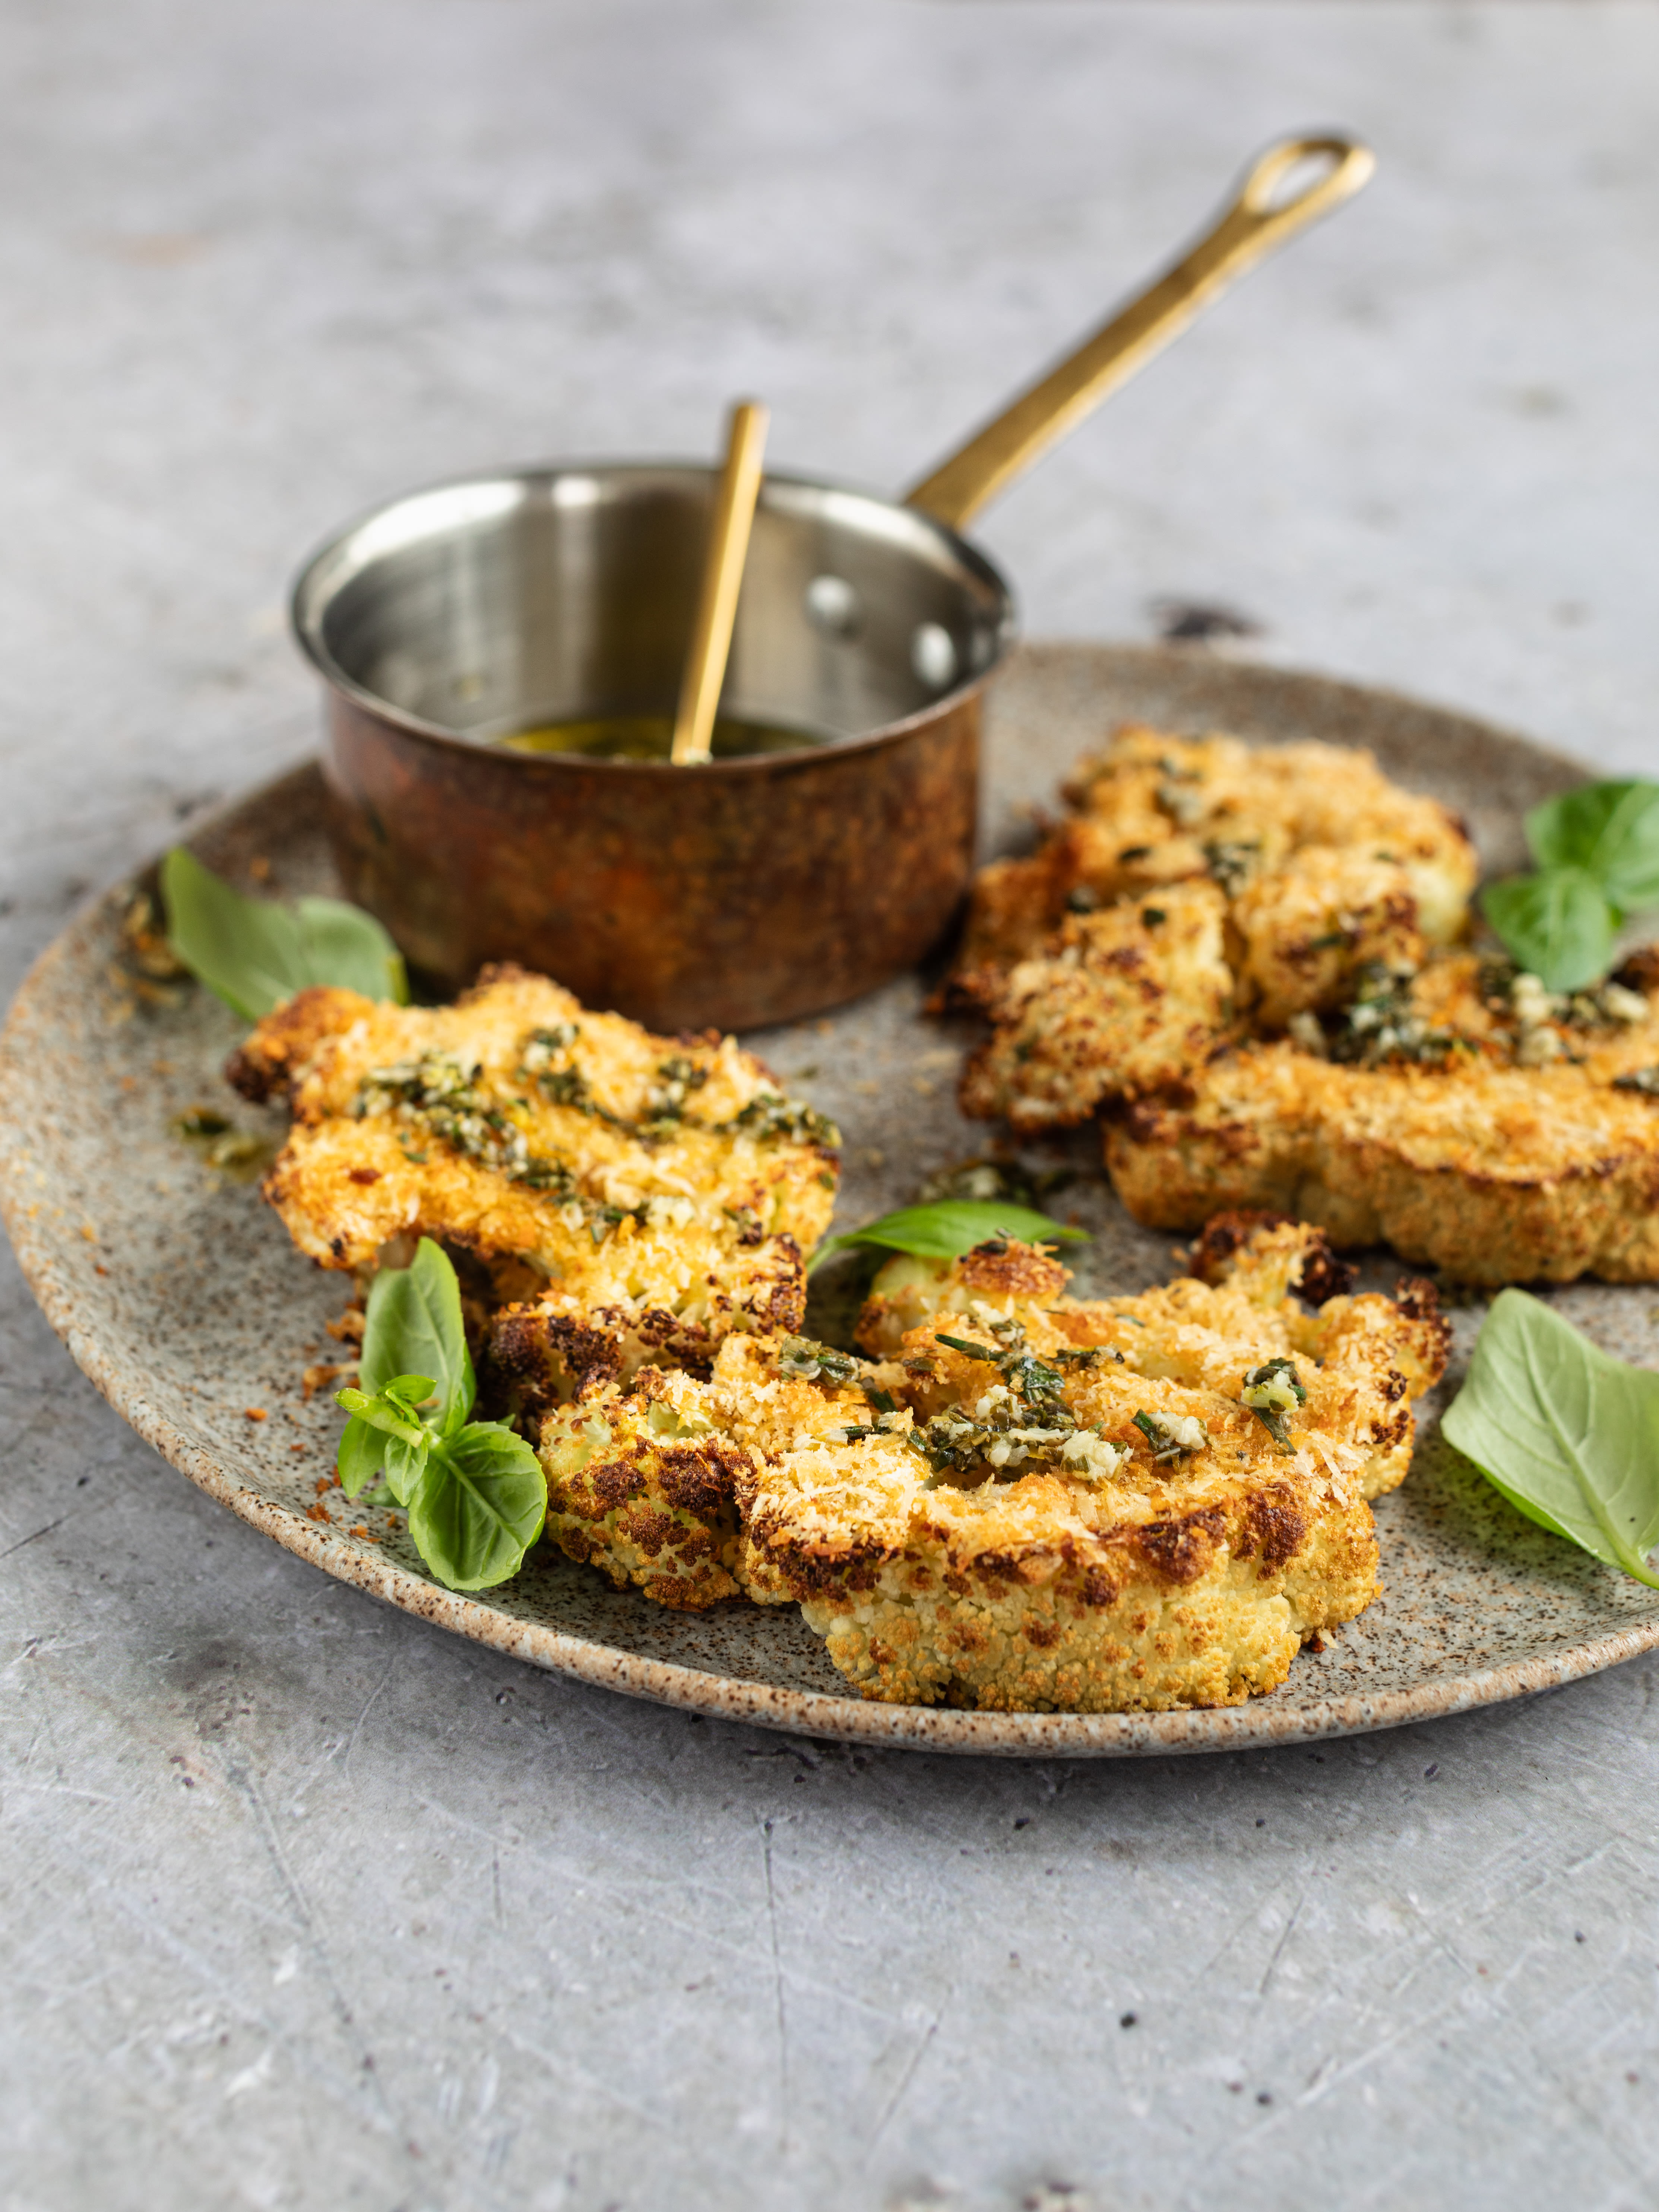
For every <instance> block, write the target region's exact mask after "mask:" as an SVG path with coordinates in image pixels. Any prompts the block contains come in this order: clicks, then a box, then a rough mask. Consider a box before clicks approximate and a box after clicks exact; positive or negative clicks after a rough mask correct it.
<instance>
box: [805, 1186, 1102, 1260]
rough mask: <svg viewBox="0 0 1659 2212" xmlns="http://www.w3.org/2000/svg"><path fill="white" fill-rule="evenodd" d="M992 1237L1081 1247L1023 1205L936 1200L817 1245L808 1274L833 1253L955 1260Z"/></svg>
mask: <svg viewBox="0 0 1659 2212" xmlns="http://www.w3.org/2000/svg"><path fill="white" fill-rule="evenodd" d="M992 1237H1018V1238H1019V1240H1020V1241H1021V1242H1022V1243H1027V1244H1036V1243H1043V1244H1054V1243H1066V1244H1076V1243H1086V1242H1087V1238H1086V1237H1085V1233H1084V1231H1082V1230H1080V1229H1068V1228H1067V1227H1066V1225H1065V1224H1064V1223H1063V1222H1059V1221H1051V1220H1050V1219H1049V1218H1048V1215H1047V1214H1046V1213H1037V1212H1033V1211H1032V1209H1031V1208H1030V1206H1011V1205H1010V1204H1009V1203H1008V1202H1007V1201H1006V1200H1004V1199H970V1198H961V1199H941V1200H939V1202H938V1203H937V1204H936V1205H933V1206H904V1207H902V1208H901V1209H900V1211H899V1212H896V1213H888V1214H884V1215H883V1217H882V1218H881V1219H880V1220H879V1221H872V1222H869V1223H867V1224H866V1226H865V1227H864V1228H862V1229H849V1230H848V1231H845V1232H844V1233H843V1234H842V1235H841V1236H839V1237H830V1238H829V1241H828V1242H827V1243H823V1244H820V1245H819V1247H818V1249H817V1251H816V1252H815V1253H814V1254H813V1255H812V1261H811V1266H810V1267H808V1268H807V1271H806V1272H807V1273H808V1274H811V1273H812V1272H813V1270H814V1269H816V1268H818V1267H822V1266H823V1263H824V1261H826V1260H827V1259H828V1258H829V1255H831V1253H834V1252H845V1251H848V1250H850V1249H853V1248H854V1246H857V1245H871V1244H873V1245H876V1246H878V1247H880V1248H882V1249H885V1250H887V1251H890V1252H908V1253H911V1254H913V1255H915V1257H916V1258H918V1259H923V1260H959V1259H960V1258H961V1257H962V1255H963V1253H964V1252H971V1251H972V1250H973V1249H974V1247H975V1245H976V1244H983V1243H986V1242H987V1240H988V1239H990V1238H992Z"/></svg>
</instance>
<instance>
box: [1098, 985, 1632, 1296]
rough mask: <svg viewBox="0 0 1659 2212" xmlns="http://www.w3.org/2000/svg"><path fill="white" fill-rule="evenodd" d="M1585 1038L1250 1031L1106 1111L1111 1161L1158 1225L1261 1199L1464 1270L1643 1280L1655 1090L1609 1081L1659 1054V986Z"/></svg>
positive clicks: (1538, 1277) (1331, 1229) (1356, 1241)
mask: <svg viewBox="0 0 1659 2212" xmlns="http://www.w3.org/2000/svg"><path fill="white" fill-rule="evenodd" d="M1573 1043H1574V1045H1575V1047H1576V1048H1577V1050H1578V1052H1579V1053H1580V1054H1582V1057H1581V1058H1580V1060H1578V1062H1577V1064H1576V1065H1575V1064H1572V1063H1571V1062H1568V1061H1566V1060H1565V1059H1557V1060H1553V1062H1551V1063H1550V1064H1547V1065H1544V1066H1515V1065H1513V1064H1512V1063H1506V1062H1505V1061H1504V1060H1502V1059H1498V1058H1496V1057H1492V1056H1490V1055H1489V1054H1486V1053H1468V1054H1458V1055H1456V1056H1455V1058H1453V1059H1452V1060H1449V1062H1447V1063H1445V1064H1443V1065H1436V1066H1413V1065H1409V1064H1407V1065H1401V1066H1379V1067H1363V1066H1340V1065H1335V1064H1334V1063H1332V1062H1330V1061H1328V1060H1320V1059H1316V1058H1315V1057H1314V1056H1313V1055H1311V1054H1308V1053H1305V1052H1303V1051H1300V1050H1298V1049H1297V1048H1296V1047H1295V1046H1293V1045H1291V1044H1287V1043H1277V1044H1265V1043H1263V1044H1253V1045H1249V1046H1245V1047H1242V1048H1240V1049H1238V1050H1237V1051H1236V1052H1231V1053H1227V1054H1224V1055H1223V1056H1222V1057H1221V1058H1219V1059H1218V1060H1214V1061H1212V1062H1211V1063H1210V1064H1209V1065H1208V1066H1205V1067H1202V1068H1200V1069H1198V1070H1196V1071H1195V1072H1194V1074H1193V1076H1192V1078H1191V1083H1190V1090H1189V1092H1188V1097H1185V1098H1179V1097H1176V1098H1171V1099H1142V1100H1139V1101H1138V1102H1137V1103H1134V1104H1133V1105H1132V1106H1130V1107H1129V1108H1128V1109H1127V1111H1126V1112H1125V1113H1124V1114H1123V1115H1121V1118H1118V1119H1115V1120H1114V1121H1110V1122H1109V1123H1108V1125H1107V1127H1106V1131H1105V1152H1106V1163H1107V1166H1108V1168H1109V1171H1110V1174H1111V1177H1112V1182H1113V1184H1114V1186H1115V1188H1116V1190H1117V1193H1118V1194H1119V1196H1120V1197H1121V1199H1122V1200H1123V1202H1124V1204H1125V1205H1126V1206H1127V1207H1128V1209H1129V1211H1130V1212H1131V1213H1133V1215H1134V1216H1135V1218H1136V1219H1137V1220H1139V1221H1144V1222H1146V1223H1148V1224H1150V1225H1152V1226H1153V1227H1155V1228H1166V1229H1187V1228H1191V1227H1192V1226H1193V1225H1194V1224H1195V1223H1197V1222H1200V1221H1202V1220H1203V1219H1204V1218H1206V1215H1208V1214H1210V1213H1212V1212H1215V1211H1216V1210H1217V1209H1218V1208H1224V1207H1231V1206H1247V1207H1248V1206H1267V1207H1271V1208H1273V1209H1274V1210H1276V1211H1282V1212H1287V1213H1294V1214H1296V1215H1297V1216H1299V1217H1300V1218H1303V1219H1304V1220H1307V1221H1310V1222H1316V1223H1318V1224H1319V1225H1321V1226H1322V1227H1323V1228H1324V1229H1325V1230H1326V1231H1328V1234H1329V1235H1330V1236H1331V1237H1332V1238H1333V1239H1334V1242H1335V1243H1338V1244H1341V1245H1350V1246H1352V1245H1362V1244H1376V1243H1387V1244H1390V1245H1392V1246H1393V1247H1394V1249H1395V1251H1396V1252H1398V1253H1400V1254H1401V1255H1402V1257H1404V1258H1405V1259H1407V1260H1410V1261H1414V1262H1416V1263H1417V1264H1419V1265H1429V1266H1433V1267H1443V1268H1444V1269H1445V1270H1446V1271H1447V1272H1448V1273H1449V1274H1450V1275H1452V1276H1453V1277H1455V1278H1461V1279H1463V1280H1465V1281H1468V1282H1471V1283H1492V1284H1496V1283H1515V1282H1523V1283H1524V1282H1531V1281H1550V1282H1571V1281H1572V1280H1574V1279H1576V1278H1577V1276H1580V1275H1583V1274H1596V1275H1600V1276H1601V1277H1603V1278H1604V1279H1606V1280H1607V1281H1609V1282H1650V1281H1652V1280H1654V1279H1656V1277H1659V1099H1656V1098H1655V1097H1653V1096H1651V1095H1650V1094H1648V1093H1646V1092H1644V1091H1637V1090H1621V1089H1617V1088H1615V1087H1614V1080H1615V1078H1616V1077H1618V1076H1620V1075H1626V1076H1629V1075H1631V1074H1634V1073H1638V1072H1641V1071H1644V1070H1645V1069H1648V1068H1650V1067H1653V1066H1656V1065H1659V998H1655V999H1651V1000H1650V1001H1649V1012H1648V1014H1647V1016H1646V1018H1644V1019H1643V1020H1641V1021H1639V1022H1633V1023H1625V1024H1620V1025H1619V1026H1618V1027H1617V1028H1616V1029H1613V1030H1605V1031H1601V1030H1590V1031H1587V1032H1583V1033H1581V1034H1579V1035H1578V1036H1577V1037H1576V1038H1575V1039H1573Z"/></svg>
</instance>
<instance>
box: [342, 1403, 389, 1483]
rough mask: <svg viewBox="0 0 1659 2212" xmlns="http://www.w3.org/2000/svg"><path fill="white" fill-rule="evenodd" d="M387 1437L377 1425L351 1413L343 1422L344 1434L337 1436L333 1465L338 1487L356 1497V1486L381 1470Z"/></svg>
mask: <svg viewBox="0 0 1659 2212" xmlns="http://www.w3.org/2000/svg"><path fill="white" fill-rule="evenodd" d="M386 1443H387V1439H386V1437H385V1435H384V1434H383V1433H382V1432H381V1431H380V1430H379V1429H374V1428H371V1427H370V1426H369V1425H368V1422H367V1421H360V1420H359V1419H357V1416H356V1414H355V1413H354V1414H353V1415H352V1417H351V1419H349V1421H348V1422H347V1423H346V1425H345V1434H344V1435H343V1437H341V1438H340V1450H339V1455H338V1458H337V1461H336V1467H337V1472H338V1474H339V1477H340V1487H341V1489H342V1490H343V1491H344V1492H345V1494H346V1496H347V1497H348V1498H356V1495H357V1493H358V1492H359V1491H360V1490H362V1489H364V1488H365V1487H366V1486H368V1484H369V1483H371V1482H373V1481H374V1478H375V1476H376V1475H377V1474H380V1473H381V1472H382V1469H383V1468H384V1465H385V1461H386Z"/></svg>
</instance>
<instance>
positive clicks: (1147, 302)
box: [905, 131, 1376, 529]
mask: <svg viewBox="0 0 1659 2212" xmlns="http://www.w3.org/2000/svg"><path fill="white" fill-rule="evenodd" d="M1304 161H1323V162H1325V163H1327V164H1328V166H1327V167H1325V168H1324V169H1323V171H1322V173H1321V174H1320V175H1318V176H1316V177H1315V178H1314V179H1312V180H1311V181H1310V183H1308V184H1307V185H1304V186H1303V187H1302V188H1301V189H1300V190H1298V191H1293V192H1291V194H1290V196H1289V197H1286V198H1284V199H1281V200H1276V199H1275V197H1274V188H1275V187H1276V186H1277V185H1279V184H1280V183H1281V182H1282V181H1283V180H1284V179H1285V176H1286V174H1287V173H1289V172H1290V171H1291V170H1292V169H1294V168H1296V167H1297V166H1298V165H1299V164H1301V163H1302V162H1304ZM1375 167H1376V156H1375V155H1374V154H1373V153H1372V152H1371V149H1370V147H1369V146H1366V145H1364V144H1362V143H1361V142H1360V141H1359V140H1358V139H1357V138H1350V137H1346V136H1345V135H1344V134H1343V133H1341V132H1339V131H1332V132H1330V133H1328V134H1327V135H1324V136H1322V137H1309V138H1283V139H1280V140H1279V143H1277V144H1276V145H1273V146H1270V147H1269V148H1268V149H1267V152H1266V153H1264V154H1262V155H1261V156H1260V157H1259V158H1258V159H1257V160H1256V161H1255V162H1254V163H1253V164H1252V166H1251V167H1250V168H1249V170H1248V171H1247V172H1246V173H1245V176H1244V179H1243V183H1242V184H1241V185H1240V186H1239V189H1238V191H1237V195H1236V197H1234V199H1233V200H1232V202H1231V204H1230V205H1229V206H1228V208H1227V209H1226V210H1225V212H1224V213H1223V214H1222V216H1220V218H1219V220H1218V222H1216V224H1215V226H1214V228H1212V230H1210V231H1209V232H1207V233H1206V235H1205V236H1204V237H1202V238H1200V240H1199V241H1198V243H1197V245H1196V246H1194V247H1193V248H1192V249H1191V251H1190V252H1188V253H1187V254H1185V255H1184V256H1183V257H1182V259H1181V260H1179V261H1177V262H1176V264H1175V266H1174V268H1173V269H1171V270H1169V271H1168V272H1167V273H1166V274H1165V275H1164V276H1160V277H1159V278H1158V280H1157V282H1156V283H1153V284H1152V285H1151V286H1149V287H1148V289H1146V291H1144V292H1143V293H1141V294H1140V295H1139V297H1138V298H1136V299H1134V300H1132V301H1130V303H1129V305H1128V306H1127V307H1123V308H1121V309H1120V310H1119V312H1118V313H1116V314H1115V315H1114V316H1113V317H1112V319H1111V320H1110V321H1109V322H1108V323H1105V324H1103V325H1102V327H1101V328H1100V329H1099V330H1097V331H1095V332H1094V333H1093V335H1092V336H1091V337H1087V338H1085V340H1084V342H1083V343H1082V344H1081V345H1080V346H1079V348H1078V349H1077V350H1076V352H1075V353H1073V354H1070V355H1068V356H1067V357H1066V359H1065V360H1064V361H1062V362H1060V364H1059V366H1058V367H1057V368H1051V369H1050V370H1049V371H1048V374H1047V375H1046V376H1044V377H1042V379H1040V380H1039V381H1038V382H1037V383H1036V384H1034V385H1032V386H1030V390H1029V391H1026V392H1022V393H1021V394H1020V396H1019V398H1018V399H1016V400H1015V401H1014V403H1013V404H1012V406H1011V407H1008V408H1007V409H1006V410H1004V412H1003V413H1002V414H1000V415H999V416H997V417H996V419H995V421H994V422H987V424H986V426H985V428H983V429H982V430H980V431H978V432H976V433H975V435H974V436H973V437H972V438H970V439H969V441H968V443H967V444H966V445H965V446H963V447H961V449H960V450H959V451H958V452H957V453H953V454H952V455H951V459H949V460H948V461H945V462H943V463H942V464H941V465H939V467H938V468H937V469H935V470H934V471H933V474H932V475H931V476H930V477H926V478H924V480H923V481H922V482H921V483H919V484H917V485H916V486H915V488H914V489H912V490H910V491H908V492H907V493H906V494H905V504H906V505H907V506H908V507H920V508H921V509H922V510H923V511H924V512H925V513H928V514H931V515H933V516H934V517H935V518H936V519H937V520H939V521H940V522H944V523H947V524H949V525H950V526H951V528H952V529H960V528H961V527H962V526H963V525H964V524H965V523H967V522H968V521H969V520H970V518H971V517H972V516H973V515H975V513H978V511H979V509H980V508H981V507H983V506H984V505H985V503H986V501H987V500H991V499H994V498H995V496H996V495H997V494H998V493H999V492H1000V491H1004V490H1006V489H1007V487H1008V485H1009V484H1010V483H1012V481H1013V479H1014V478H1015V477H1017V476H1018V475H1019V474H1020V473H1021V471H1023V470H1024V469H1027V468H1029V467H1030V465H1031V463H1032V462H1033V461H1035V460H1036V459H1038V458H1039V457H1040V456H1041V455H1042V454H1043V453H1046V452H1047V451H1048V447H1050V446H1052V445H1054V444H1055V443H1056V442H1057V441H1059V440H1060V439H1061V438H1063V437H1065V436H1066V435H1067V433H1068V432H1070V431H1072V430H1074V429H1075V428H1077V426H1078V424H1079V422H1082V420H1083V418H1084V417H1085V415H1088V414H1091V413H1092V411H1093V410H1094V409H1095V408H1097V406H1098V405H1099V404H1100V403H1101V401H1102V400H1103V399H1104V398H1106V396H1107V394H1108V393H1109V392H1115V391H1116V389H1117V387H1118V386H1119V385H1120V384H1125V383H1127V381H1128V380H1129V378H1130V377H1132V376H1133V374H1135V372H1136V370H1137V369H1139V368H1141V367H1142V366H1143V365H1144V364H1145V363H1146V362H1148V361H1150V360H1151V359H1152V356H1153V355H1154V354H1155V353H1157V352H1158V350H1159V349H1160V348H1162V347H1164V346H1166V345H1168V343H1170V339H1171V338H1173V337H1178V336H1179V334H1180V333H1181V332H1182V331H1184V330H1185V329H1186V327H1187V325H1188V323H1189V322H1191V321H1192V319H1193V318H1194V315H1196V314H1197V313H1199V311H1200V309H1201V308H1203V307H1207V306H1208V305H1209V303H1210V301H1212V300H1213V299H1216V298H1217V297H1218V296H1219V295H1220V294H1221V293H1222V292H1223V291H1225V289H1226V288H1227V286H1228V285H1229V284H1231V283H1232V281H1233V279H1234V278H1235V277H1237V276H1243V275H1244V273H1245V271H1246V270H1249V269H1254V268H1255V264H1256V263H1257V262H1258V261H1260V260H1261V259H1262V258H1264V256H1266V255H1267V254H1269V253H1271V252H1273V249H1274V248H1275V247H1276V246H1283V245H1284V244H1285V242H1286V241H1287V240H1290V239H1291V238H1294V237H1295V235H1296V234H1297V231H1299V230H1303V229H1305V228H1306V227H1307V225H1308V224H1309V223H1310V222H1317V221H1318V219H1319V217H1320V216H1322V215H1328V214H1329V213H1330V212H1331V210H1333V209H1334V208H1338V207H1340V206H1341V204H1342V203H1343V202H1344V201H1345V200H1348V199H1352V197H1353V196H1354V194H1355V193H1356V192H1357V191H1359V190H1360V189H1361V187H1362V186H1363V185H1364V184H1365V183H1366V181H1367V180H1368V179H1369V178H1370V173H1371V171H1372V170H1373V169H1374V168H1375Z"/></svg>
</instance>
